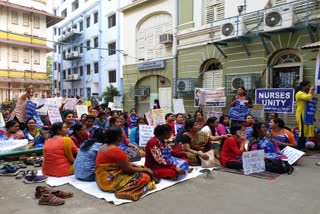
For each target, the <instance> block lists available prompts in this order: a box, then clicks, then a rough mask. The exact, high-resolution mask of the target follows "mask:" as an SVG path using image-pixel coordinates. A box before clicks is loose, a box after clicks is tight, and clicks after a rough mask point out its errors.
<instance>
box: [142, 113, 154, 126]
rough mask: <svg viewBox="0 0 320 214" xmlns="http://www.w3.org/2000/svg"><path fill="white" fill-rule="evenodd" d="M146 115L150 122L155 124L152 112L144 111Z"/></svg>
mask: <svg viewBox="0 0 320 214" xmlns="http://www.w3.org/2000/svg"><path fill="white" fill-rule="evenodd" d="M144 115H145V116H146V119H147V122H148V124H149V125H153V120H152V113H151V112H149V111H148V112H146V113H144Z"/></svg>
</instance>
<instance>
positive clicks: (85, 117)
mask: <svg viewBox="0 0 320 214" xmlns="http://www.w3.org/2000/svg"><path fill="white" fill-rule="evenodd" d="M87 116H88V115H87V114H82V115H81V117H80V120H79V123H80V124H82V125H86V119H87Z"/></svg>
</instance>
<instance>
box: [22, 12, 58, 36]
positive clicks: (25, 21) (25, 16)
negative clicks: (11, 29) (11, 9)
mask: <svg viewBox="0 0 320 214" xmlns="http://www.w3.org/2000/svg"><path fill="white" fill-rule="evenodd" d="M29 21H30V15H29V14H27V13H24V14H23V26H25V27H29ZM54 35H56V34H54Z"/></svg>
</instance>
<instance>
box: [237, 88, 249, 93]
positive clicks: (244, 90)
mask: <svg viewBox="0 0 320 214" xmlns="http://www.w3.org/2000/svg"><path fill="white" fill-rule="evenodd" d="M239 88H241V89H242V90H243V94H244V95H247V90H246V88H245V87H244V86H240V87H239ZM237 91H238V90H237Z"/></svg>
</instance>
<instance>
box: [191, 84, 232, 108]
mask: <svg viewBox="0 0 320 214" xmlns="http://www.w3.org/2000/svg"><path fill="white" fill-rule="evenodd" d="M224 92H225V90H224V88H214V89H204V88H195V94H194V106H195V107H199V106H201V107H208V106H211V107H225V106H226V96H225V93H224Z"/></svg>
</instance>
